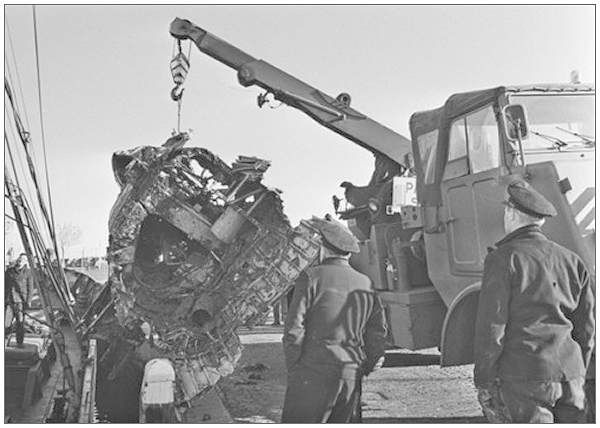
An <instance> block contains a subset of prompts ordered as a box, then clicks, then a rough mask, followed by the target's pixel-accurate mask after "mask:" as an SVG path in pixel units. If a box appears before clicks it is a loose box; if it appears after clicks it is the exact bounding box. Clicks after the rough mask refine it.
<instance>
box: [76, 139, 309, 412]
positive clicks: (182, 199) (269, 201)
mask: <svg viewBox="0 0 600 428" xmlns="http://www.w3.org/2000/svg"><path fill="white" fill-rule="evenodd" d="M187 140H188V136H187V135H186V134H179V135H177V136H176V137H173V138H171V139H169V140H168V141H167V142H166V143H165V144H164V145H163V146H162V147H152V146H142V147H137V148H134V149H131V150H125V151H120V152H116V153H115V154H114V155H113V170H114V174H115V178H116V181H117V182H118V184H119V185H120V186H121V193H120V194H119V196H118V198H117V201H116V202H115V204H114V206H113V208H112V211H111V213H110V220H109V232H110V237H109V248H108V258H109V264H110V266H111V270H110V277H109V281H108V283H107V285H106V286H105V287H104V289H102V290H101V291H100V292H96V293H97V295H95V296H88V298H84V297H83V295H84V294H85V293H83V290H79V293H77V295H78V296H79V298H78V301H79V302H81V303H84V302H86V301H87V302H90V305H89V307H88V309H87V312H86V313H85V314H84V315H83V321H82V322H83V323H84V324H85V325H86V327H85V328H86V329H88V330H89V332H90V333H92V334H93V335H94V336H95V337H97V338H99V339H101V340H103V341H104V343H105V345H106V350H105V351H104V352H101V353H100V354H99V355H100V364H101V365H103V366H104V368H103V369H102V371H103V372H104V373H107V376H108V378H109V379H111V378H112V379H114V378H116V377H118V376H119V373H118V372H119V371H123V368H124V367H127V364H125V363H124V361H125V360H127V359H129V360H131V359H132V357H133V360H136V361H138V362H139V363H142V364H143V363H145V362H147V361H149V360H150V359H153V358H168V359H169V360H170V361H171V363H172V365H173V367H174V370H175V373H176V382H175V402H177V403H179V404H182V403H185V402H189V400H191V399H192V398H193V397H194V396H196V395H198V394H201V393H202V392H203V391H205V390H207V389H208V388H210V386H212V385H214V384H215V383H216V382H217V381H218V380H219V378H220V377H222V376H227V375H229V374H231V373H232V372H233V370H234V366H235V364H236V362H237V361H238V359H239V358H240V355H241V349H242V346H241V344H240V341H239V338H238V336H237V335H236V329H237V328H238V327H240V326H242V325H253V324H256V323H257V322H259V321H261V320H263V319H264V318H265V315H266V312H267V310H268V308H269V306H270V305H271V304H272V303H273V302H275V301H276V300H277V299H278V298H280V297H281V296H282V295H283V294H284V293H285V292H286V291H287V290H288V289H289V287H290V286H291V284H292V283H293V281H294V280H295V279H296V278H297V276H298V275H299V274H300V273H301V272H302V270H304V269H305V268H307V267H308V266H309V265H311V264H312V263H313V262H314V261H315V259H316V258H317V256H318V253H319V245H320V237H319V233H318V231H317V229H316V228H315V227H314V226H313V225H311V223H310V222H307V221H302V222H301V223H300V225H299V226H298V227H296V228H292V227H291V226H290V223H289V220H288V219H287V217H286V216H285V214H284V213H283V206H282V202H281V199H280V196H279V191H277V190H276V189H270V188H267V187H265V186H264V185H263V184H262V183H261V179H262V177H263V174H264V172H265V171H266V170H267V169H268V167H269V166H270V164H269V162H268V161H265V160H262V159H258V158H252V157H243V156H240V157H239V158H238V160H237V161H236V162H235V163H234V164H233V165H232V166H229V165H227V164H226V163H225V162H223V161H222V160H221V159H220V158H219V157H217V156H216V155H214V154H213V153H211V152H210V151H208V150H206V149H203V148H195V147H194V148H183V147H182V146H183V145H184V144H185V142H186V141H187ZM88 290H89V291H88V292H94V291H93V290H94V289H93V288H88ZM107 314H110V315H107Z"/></svg>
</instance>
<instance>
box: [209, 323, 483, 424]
mask: <svg viewBox="0 0 600 428" xmlns="http://www.w3.org/2000/svg"><path fill="white" fill-rule="evenodd" d="M281 335H282V332H281V327H257V328H255V329H254V330H244V331H241V332H240V337H241V339H242V343H244V345H245V349H244V352H243V354H242V358H241V360H240V362H239V364H238V366H237V369H236V370H235V372H234V373H233V374H232V375H231V376H229V377H227V378H225V379H222V380H221V381H220V382H219V391H220V395H221V397H222V399H223V403H224V405H225V407H226V408H227V410H228V411H229V413H230V414H231V416H232V418H233V419H234V421H235V422H239V423H243V422H253V423H258V422H267V423H269V422H279V421H280V418H281V409H282V406H283V398H284V394H285V385H286V372H285V366H284V361H283V352H282V346H281ZM472 372H473V366H470V365H469V366H462V367H451V368H444V369H442V368H440V367H439V355H438V354H437V352H436V351H435V350H427V351H421V352H419V353H412V352H403V351H393V352H389V353H388V355H387V356H386V362H385V364H384V367H383V368H381V369H380V370H378V371H376V372H375V373H373V374H372V375H371V376H369V377H368V378H367V379H366V380H365V381H364V384H363V397H362V402H363V422H366V423H409V422H413V423H419V422H425V423H483V422H485V419H484V418H483V415H482V413H481V410H480V408H479V405H478V403H477V398H476V393H475V388H474V387H473V381H472Z"/></svg>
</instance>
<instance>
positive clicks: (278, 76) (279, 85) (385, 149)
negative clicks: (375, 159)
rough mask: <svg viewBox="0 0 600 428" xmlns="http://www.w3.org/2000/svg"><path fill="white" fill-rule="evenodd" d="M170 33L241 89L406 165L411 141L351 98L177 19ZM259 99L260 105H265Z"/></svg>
mask: <svg viewBox="0 0 600 428" xmlns="http://www.w3.org/2000/svg"><path fill="white" fill-rule="evenodd" d="M170 33H171V35H172V36H173V37H175V38H177V39H179V40H185V39H190V40H192V41H193V42H194V43H195V44H196V46H197V47H198V49H200V51H202V52H204V53H205V54H207V55H209V56H211V57H212V58H214V59H216V60H217V61H219V62H222V63H223V64H225V65H227V66H229V67H231V68H233V69H234V70H236V71H237V73H238V80H239V82H240V84H241V85H242V86H245V87H247V86H252V85H257V86H259V87H260V88H262V89H264V90H265V91H267V93H271V94H273V96H274V98H275V99H276V100H279V101H281V102H283V103H285V104H287V105H289V106H291V107H294V108H297V109H298V110H301V111H303V112H304V113H306V114H307V115H308V116H310V117H311V118H313V119H314V120H316V121H317V122H318V123H320V124H321V125H323V126H325V127H326V128H329V129H331V130H332V131H334V132H336V133H338V134H340V135H342V136H344V137H346V138H347V139H349V140H351V141H353V142H354V143H356V144H358V145H360V146H361V147H364V148H365V149H367V150H369V151H371V152H374V153H379V154H383V155H385V156H387V157H388V158H390V159H392V160H393V161H395V162H397V163H399V164H404V163H405V159H404V158H405V155H406V154H407V153H409V152H411V144H410V140H409V139H408V138H406V137H404V136H402V135H400V134H398V133H397V132H395V131H393V130H391V129H390V128H388V127H386V126H384V125H382V124H380V123H378V122H376V121H374V120H372V119H370V118H369V117H367V116H365V115H364V114H362V113H360V112H358V111H356V110H354V109H353V108H351V107H350V96H349V95H348V94H345V93H342V94H340V95H338V96H337V97H336V98H333V97H331V96H329V95H327V94H325V93H323V92H321V91H319V90H318V89H316V88H314V87H312V86H310V85H308V84H307V83H305V82H303V81H301V80H299V79H297V78H295V77H294V76H291V75H289V74H288V73H286V72H284V71H282V70H280V69H278V68H277V67H274V66H273V65H271V64H269V63H268V62H265V61H263V60H259V59H256V58H254V57H252V56H251V55H249V54H247V53H246V52H244V51H242V50H240V49H238V48H236V47H235V46H233V45H231V44H229V43H228V42H226V41H224V40H222V39H220V38H218V37H216V36H214V35H213V34H211V33H209V32H207V31H205V30H203V29H202V28H200V27H198V26H196V25H194V24H193V23H192V22H190V21H188V20H185V19H180V18H175V20H174V21H173V22H172V23H171V28H170ZM263 100H264V95H262V96H259V106H262V104H263V103H264V101H263Z"/></svg>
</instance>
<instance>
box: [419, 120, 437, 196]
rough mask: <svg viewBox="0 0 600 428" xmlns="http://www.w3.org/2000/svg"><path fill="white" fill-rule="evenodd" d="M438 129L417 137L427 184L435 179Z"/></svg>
mask: <svg viewBox="0 0 600 428" xmlns="http://www.w3.org/2000/svg"><path fill="white" fill-rule="evenodd" d="M437 142H438V130H437V129H436V130H434V131H431V132H427V133H426V134H422V135H419V136H418V137H417V143H418V147H419V155H420V158H421V166H422V168H423V176H424V179H425V183H426V184H431V183H433V182H434V181H435V160H436V158H437V156H436V154H437Z"/></svg>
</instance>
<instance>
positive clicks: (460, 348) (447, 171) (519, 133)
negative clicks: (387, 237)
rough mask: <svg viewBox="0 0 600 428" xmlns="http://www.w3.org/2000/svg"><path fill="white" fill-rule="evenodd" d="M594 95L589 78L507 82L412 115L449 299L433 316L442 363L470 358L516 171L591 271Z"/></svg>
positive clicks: (420, 189)
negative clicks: (549, 207)
mask: <svg viewBox="0 0 600 428" xmlns="http://www.w3.org/2000/svg"><path fill="white" fill-rule="evenodd" d="M594 97H595V90H594V87H593V86H588V85H532V86H510V87H509V86H506V87H504V86H502V87H496V88H492V89H488V90H481V91H474V92H469V93H462V94H456V95H453V96H451V97H450V98H449V99H448V100H447V101H446V103H445V104H444V105H443V106H442V107H440V108H437V109H435V110H429V111H424V112H419V113H415V114H413V115H412V117H411V119H410V130H411V137H412V138H411V140H412V145H413V153H414V157H415V169H416V175H417V177H416V183H417V200H418V205H419V207H420V214H421V216H422V221H421V222H422V229H423V245H424V248H425V254H426V261H427V273H428V277H429V279H430V281H431V283H432V285H433V288H434V289H435V291H436V292H437V293H438V294H439V298H440V299H441V300H442V301H443V304H444V308H447V309H445V313H444V316H443V322H442V325H441V326H437V327H441V328H440V336H439V347H440V350H441V352H442V358H441V363H442V365H457V364H466V363H470V362H472V359H473V355H472V354H473V336H474V325H475V316H476V310H477V299H478V294H479V289H480V280H481V276H482V274H483V262H484V259H485V256H486V254H487V252H488V250H489V249H490V248H493V245H494V243H495V242H497V241H499V240H500V239H501V238H502V237H503V236H504V230H503V207H502V204H501V202H502V201H503V200H504V198H505V193H506V192H505V189H506V186H507V184H508V183H510V182H511V181H512V180H514V179H516V178H522V179H525V180H526V181H528V182H529V183H530V184H531V185H533V186H534V187H535V188H536V189H537V190H539V191H540V192H541V193H542V194H544V196H545V197H546V198H547V199H548V200H550V201H551V202H552V203H553V204H554V206H555V207H556V209H557V211H558V215H557V216H556V217H554V218H552V219H549V220H548V221H547V222H546V223H545V225H544V227H543V229H544V231H545V233H546V234H547V235H548V236H549V238H550V239H552V240H554V241H556V242H558V243H559V244H561V245H563V246H565V247H567V248H569V249H571V250H573V251H575V252H576V253H577V254H579V255H580V257H581V258H582V259H583V260H584V261H585V263H586V264H587V265H588V268H589V269H590V270H591V271H592V272H594V271H595V261H594V254H595V229H594V224H595V222H594V220H595V189H594V177H595V172H594V153H595V142H594V135H593V134H594V129H595V128H594V127H595V117H594V99H595V98H594ZM515 111H516V112H517V114H520V117H519V118H518V120H519V122H518V124H517V122H516V121H515V119H514V118H513V117H512V116H511V114H513V113H514V112H515ZM433 318H434V319H435V320H436V321H435V322H438V321H437V320H438V319H439V316H437V315H436V316H434V317H433ZM420 319H421V320H422V322H425V323H429V322H430V321H429V319H428V318H427V317H421V318H420ZM393 330H394V326H393V325H392V333H394V331H393ZM395 344H396V345H398V346H402V344H401V343H395Z"/></svg>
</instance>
